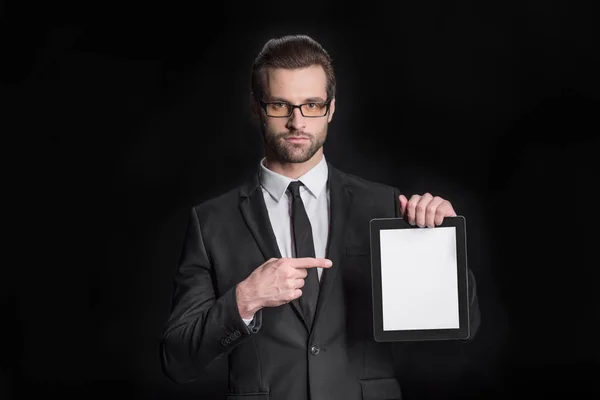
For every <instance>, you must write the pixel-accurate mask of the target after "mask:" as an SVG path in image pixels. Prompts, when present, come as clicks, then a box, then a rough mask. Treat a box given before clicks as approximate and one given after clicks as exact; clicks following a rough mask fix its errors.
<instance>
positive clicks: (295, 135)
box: [278, 132, 313, 139]
mask: <svg viewBox="0 0 600 400" xmlns="http://www.w3.org/2000/svg"><path fill="white" fill-rule="evenodd" d="M278 136H279V137H281V138H284V139H287V138H307V139H312V137H313V136H312V135H311V134H309V133H306V132H292V133H290V132H283V133H280V134H279V135H278Z"/></svg>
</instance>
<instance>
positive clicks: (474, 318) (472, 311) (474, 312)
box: [394, 188, 481, 341]
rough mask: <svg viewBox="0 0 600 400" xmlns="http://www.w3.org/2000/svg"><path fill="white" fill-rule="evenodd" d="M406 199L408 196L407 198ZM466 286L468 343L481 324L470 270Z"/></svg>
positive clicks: (396, 195) (396, 196) (396, 192)
mask: <svg viewBox="0 0 600 400" xmlns="http://www.w3.org/2000/svg"><path fill="white" fill-rule="evenodd" d="M400 194H401V192H400V190H398V189H397V188H394V204H395V212H396V218H401V217H402V213H401V208H400V199H399V197H400ZM407 197H408V196H407ZM467 285H468V287H469V325H470V326H469V331H470V335H469V339H467V340H466V341H470V340H472V339H473V337H474V336H475V334H476V333H477V331H478V330H479V325H480V323H481V315H480V312H479V301H478V299H477V282H476V281H475V275H474V274H473V271H472V270H471V268H469V269H468V280H467Z"/></svg>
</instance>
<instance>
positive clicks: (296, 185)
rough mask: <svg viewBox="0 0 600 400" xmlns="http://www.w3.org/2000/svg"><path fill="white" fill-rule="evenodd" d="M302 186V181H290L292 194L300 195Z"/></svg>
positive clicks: (289, 186)
mask: <svg viewBox="0 0 600 400" xmlns="http://www.w3.org/2000/svg"><path fill="white" fill-rule="evenodd" d="M300 186H302V182H300V181H294V182H290V184H289V185H288V190H289V191H290V193H292V196H294V197H299V196H300Z"/></svg>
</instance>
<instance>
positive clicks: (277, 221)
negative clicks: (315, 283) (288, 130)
mask: <svg viewBox="0 0 600 400" xmlns="http://www.w3.org/2000/svg"><path fill="white" fill-rule="evenodd" d="M264 161H265V159H264V158H263V159H262V160H261V162H260V175H259V176H260V185H261V188H262V192H263V196H264V199H265V204H266V206H267V211H268V212H269V219H270V221H271V226H272V227H273V232H274V233H275V238H276V239H277V245H278V247H279V251H280V253H281V257H284V258H292V257H295V254H294V253H293V246H292V226H291V218H292V195H291V193H290V192H288V190H287V188H288V185H289V184H290V182H292V181H294V179H291V178H288V177H286V176H283V175H280V174H278V173H276V172H273V171H271V170H270V169H268V168H266V167H265V164H264ZM328 175H329V174H328V168H327V162H326V161H325V156H323V158H322V159H321V161H320V162H319V163H318V164H317V165H315V166H314V167H313V168H312V169H311V170H309V171H308V172H307V173H305V174H304V175H302V176H301V177H299V178H298V179H297V180H299V181H301V182H302V183H303V184H304V185H303V186H300V197H301V198H302V202H303V203H304V207H305V208H306V213H307V214H308V219H309V220H310V224H311V227H312V234H313V241H314V244H315V257H316V258H324V257H325V252H326V247H327V236H328V233H329V189H328V188H327V178H328ZM322 273H323V268H317V274H318V277H319V281H321V275H322ZM253 318H254V317H252V318H250V319H244V322H245V323H246V324H249V323H250V322H251V321H252V319H253Z"/></svg>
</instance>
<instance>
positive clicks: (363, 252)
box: [346, 246, 371, 257]
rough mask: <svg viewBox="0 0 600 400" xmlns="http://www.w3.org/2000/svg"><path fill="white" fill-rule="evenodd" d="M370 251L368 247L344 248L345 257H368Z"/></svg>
mask: <svg viewBox="0 0 600 400" xmlns="http://www.w3.org/2000/svg"><path fill="white" fill-rule="evenodd" d="M370 256H371V249H370V248H369V247H368V246H346V257H370Z"/></svg>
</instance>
